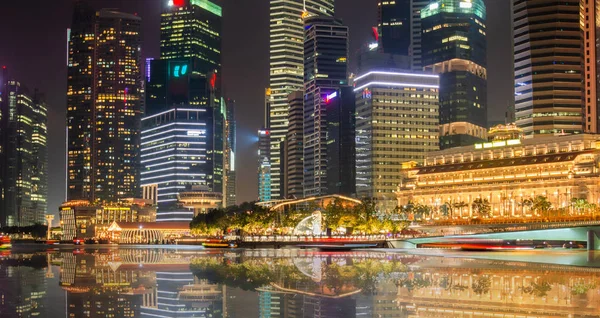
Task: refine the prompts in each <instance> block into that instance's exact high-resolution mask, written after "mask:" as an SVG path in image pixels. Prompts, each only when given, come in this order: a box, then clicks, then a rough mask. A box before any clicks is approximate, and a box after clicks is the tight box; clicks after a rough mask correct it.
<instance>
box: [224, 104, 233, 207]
mask: <svg viewBox="0 0 600 318" xmlns="http://www.w3.org/2000/svg"><path fill="white" fill-rule="evenodd" d="M225 109H226V110H227V113H226V116H225V136H224V140H225V148H224V152H223V156H224V159H223V165H224V170H225V171H224V174H223V179H224V180H223V184H224V185H223V190H224V192H223V198H224V203H223V205H224V206H225V207H228V206H232V205H235V204H236V171H235V154H236V121H235V100H233V99H230V98H228V99H226V100H225Z"/></svg>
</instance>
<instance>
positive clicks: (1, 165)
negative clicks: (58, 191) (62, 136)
mask: <svg viewBox="0 0 600 318" xmlns="http://www.w3.org/2000/svg"><path fill="white" fill-rule="evenodd" d="M0 85H1V87H0V95H1V96H2V97H0V180H1V183H2V185H1V186H0V190H1V191H2V192H1V193H0V196H1V197H2V198H1V199H0V204H1V205H0V226H27V225H32V224H34V223H44V220H45V219H44V215H45V214H46V209H47V197H48V179H47V174H48V154H47V138H48V132H47V127H46V125H47V121H48V117H47V112H48V110H47V105H46V103H45V101H44V97H43V96H42V95H41V94H40V93H39V92H38V91H37V90H35V91H34V92H30V91H29V90H28V89H27V88H26V87H25V86H24V85H21V83H19V82H17V81H15V80H8V79H7V80H6V81H4V82H0Z"/></svg>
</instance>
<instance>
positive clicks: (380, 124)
mask: <svg viewBox="0 0 600 318" xmlns="http://www.w3.org/2000/svg"><path fill="white" fill-rule="evenodd" d="M438 85H439V78H438V76H437V75H431V74H423V73H410V72H396V71H371V72H367V73H364V74H360V75H359V76H357V77H356V78H355V79H354V86H355V88H354V92H355V94H356V193H357V195H358V197H359V198H375V199H376V200H377V201H379V202H384V201H392V202H394V201H395V191H396V189H397V187H398V184H401V183H402V167H403V163H405V162H410V161H412V162H418V163H423V162H424V161H425V157H426V156H427V154H428V153H429V152H431V151H436V150H439V141H438V136H439V106H438V94H439V91H438V87H439V86H438ZM393 205H394V206H395V204H393Z"/></svg>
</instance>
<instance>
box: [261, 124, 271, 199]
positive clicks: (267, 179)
mask: <svg viewBox="0 0 600 318" xmlns="http://www.w3.org/2000/svg"><path fill="white" fill-rule="evenodd" d="M269 141H270V132H269V130H268V129H260V130H258V201H260V202H265V201H271V198H272V196H271V189H272V187H271V162H270V160H269V158H270V155H269V151H270V150H271V148H270V144H269Z"/></svg>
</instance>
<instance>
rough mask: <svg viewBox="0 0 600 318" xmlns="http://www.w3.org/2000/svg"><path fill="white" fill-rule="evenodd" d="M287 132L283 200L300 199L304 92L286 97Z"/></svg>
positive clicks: (302, 192) (302, 194)
mask: <svg viewBox="0 0 600 318" xmlns="http://www.w3.org/2000/svg"><path fill="white" fill-rule="evenodd" d="M288 104H289V105H290V108H289V112H288V113H289V115H288V131H287V136H286V138H285V142H286V153H287V162H286V164H285V166H286V170H287V171H286V173H285V184H284V185H285V193H284V197H285V198H302V197H303V196H304V190H303V189H304V188H303V185H302V183H303V179H304V173H303V171H304V170H303V169H304V167H303V165H304V163H303V151H304V146H303V145H304V140H303V139H304V132H303V129H304V126H303V125H304V118H303V116H304V92H303V91H295V92H293V93H291V94H290V95H288Z"/></svg>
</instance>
